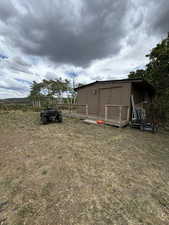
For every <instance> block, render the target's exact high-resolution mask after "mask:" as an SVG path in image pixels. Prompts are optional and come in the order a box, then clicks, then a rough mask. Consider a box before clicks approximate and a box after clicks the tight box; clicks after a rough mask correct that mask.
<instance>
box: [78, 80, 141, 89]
mask: <svg viewBox="0 0 169 225" xmlns="http://www.w3.org/2000/svg"><path fill="white" fill-rule="evenodd" d="M143 81H144V80H143V79H140V78H138V79H121V80H103V81H95V82H92V83H89V84H85V85H82V86H80V87H77V88H75V89H74V90H75V91H77V90H78V89H81V88H84V87H88V86H91V85H93V84H96V83H99V84H104V83H116V82H118V83H136V82H143Z"/></svg>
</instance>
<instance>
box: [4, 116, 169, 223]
mask: <svg viewBox="0 0 169 225" xmlns="http://www.w3.org/2000/svg"><path fill="white" fill-rule="evenodd" d="M111 224H112V225H165V224H166V225H168V224H169V134H167V133H158V134H151V133H148V132H141V131H139V130H134V129H130V128H122V129H120V128H113V127H109V126H102V125H101V126H100V127H99V126H96V125H87V124H84V123H83V122H82V121H80V120H77V119H65V120H64V123H62V124H57V123H56V124H54V123H53V124H49V125H40V124H39V115H38V114H37V113H33V112H25V113H24V112H10V113H5V114H4V113H1V114H0V225H111Z"/></svg>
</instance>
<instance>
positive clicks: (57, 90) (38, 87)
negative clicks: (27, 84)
mask: <svg viewBox="0 0 169 225" xmlns="http://www.w3.org/2000/svg"><path fill="white" fill-rule="evenodd" d="M69 86H70V85H69V81H68V80H62V79H61V78H58V79H55V80H45V79H44V80H43V81H42V82H39V83H37V82H35V81H34V82H33V83H32V86H31V91H30V96H29V98H31V99H39V100H40V99H44V98H45V97H48V98H51V99H52V98H57V99H58V100H59V101H61V100H62V99H63V94H64V93H65V92H68V91H69Z"/></svg>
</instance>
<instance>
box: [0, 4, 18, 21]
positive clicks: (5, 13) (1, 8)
mask: <svg viewBox="0 0 169 225" xmlns="http://www.w3.org/2000/svg"><path fill="white" fill-rule="evenodd" d="M16 15H17V10H16V9H15V7H14V5H13V4H12V2H11V1H4V0H2V1H1V2H0V20H2V21H4V22H7V20H8V19H10V18H12V17H14V16H16Z"/></svg>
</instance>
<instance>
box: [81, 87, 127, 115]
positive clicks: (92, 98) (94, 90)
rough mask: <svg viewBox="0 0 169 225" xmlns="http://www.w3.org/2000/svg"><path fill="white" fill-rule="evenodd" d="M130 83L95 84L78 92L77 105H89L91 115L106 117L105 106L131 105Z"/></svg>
mask: <svg viewBox="0 0 169 225" xmlns="http://www.w3.org/2000/svg"><path fill="white" fill-rule="evenodd" d="M130 86H131V85H130V83H115V84H113V83H105V84H93V85H92V86H87V87H84V88H81V89H79V90H78V97H77V103H78V104H87V105H88V110H89V115H97V116H101V117H103V116H104V106H105V105H106V104H111V105H129V104H130Z"/></svg>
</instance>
